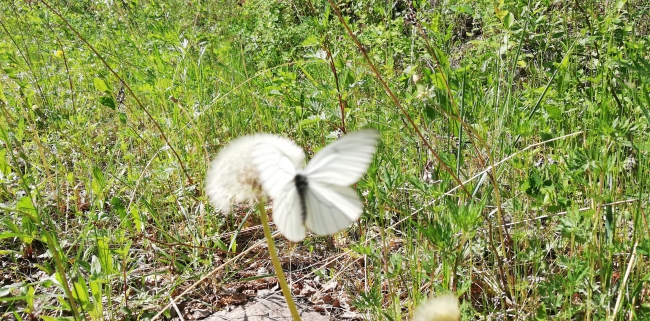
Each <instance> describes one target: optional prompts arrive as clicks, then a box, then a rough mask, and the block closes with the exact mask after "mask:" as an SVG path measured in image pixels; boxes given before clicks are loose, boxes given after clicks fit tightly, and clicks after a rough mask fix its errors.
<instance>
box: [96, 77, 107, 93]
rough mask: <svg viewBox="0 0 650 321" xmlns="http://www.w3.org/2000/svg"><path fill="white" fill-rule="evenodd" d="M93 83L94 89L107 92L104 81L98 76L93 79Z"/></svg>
mask: <svg viewBox="0 0 650 321" xmlns="http://www.w3.org/2000/svg"><path fill="white" fill-rule="evenodd" d="M93 83H94V84H95V89H97V90H99V91H101V92H104V93H105V92H108V86H106V83H105V82H104V81H103V80H101V79H100V78H95V79H93Z"/></svg>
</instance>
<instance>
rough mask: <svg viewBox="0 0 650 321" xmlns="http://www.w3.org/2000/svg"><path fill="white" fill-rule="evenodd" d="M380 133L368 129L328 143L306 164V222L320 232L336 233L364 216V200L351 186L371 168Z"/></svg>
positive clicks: (324, 233) (313, 229)
mask: <svg viewBox="0 0 650 321" xmlns="http://www.w3.org/2000/svg"><path fill="white" fill-rule="evenodd" d="M378 140H379V133H378V132H377V131H376V130H374V129H366V130H361V131H358V132H355V133H353V134H350V135H347V136H345V137H343V138H341V139H339V140H337V141H336V142H334V143H332V144H330V145H328V146H326V147H325V148H323V149H322V150H321V151H320V152H318V153H317V154H316V156H314V158H313V159H312V160H311V161H310V162H309V163H308V164H307V167H306V168H305V171H304V173H303V175H305V176H306V177H307V184H308V186H307V188H306V190H305V192H304V197H305V206H306V209H307V216H306V218H305V225H306V226H307V228H309V230H311V231H313V232H314V233H316V234H317V235H331V234H334V233H337V232H339V231H341V230H343V229H345V228H347V227H348V226H350V224H351V223H352V222H354V221H356V220H357V219H359V216H361V213H363V203H362V202H361V199H360V198H359V196H358V195H357V193H356V192H355V191H354V190H353V189H352V188H350V187H349V185H352V184H354V183H356V182H357V181H358V180H359V179H360V178H361V176H363V174H364V173H365V172H366V170H367V169H368V165H370V162H371V161H372V156H373V154H374V153H375V149H376V146H377V141H378Z"/></svg>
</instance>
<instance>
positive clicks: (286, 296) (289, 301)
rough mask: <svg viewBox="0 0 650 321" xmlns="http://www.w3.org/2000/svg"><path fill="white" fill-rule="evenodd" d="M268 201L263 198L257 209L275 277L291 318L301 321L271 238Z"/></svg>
mask: <svg viewBox="0 0 650 321" xmlns="http://www.w3.org/2000/svg"><path fill="white" fill-rule="evenodd" d="M265 203H266V200H265V199H264V198H262V199H261V200H260V201H259V202H258V203H257V209H258V211H259V212H260V218H261V219H262V227H263V228H264V236H265V237H266V243H268V246H269V254H270V255H271V262H272V263H273V268H274V269H275V275H276V276H277V277H278V283H279V284H280V288H282V294H284V299H285V300H286V301H287V305H288V306H289V311H291V316H292V317H293V320H294V321H300V315H299V314H298V309H296V304H295V303H294V302H293V298H292V297H291V290H290V289H289V285H288V284H287V280H286V279H285V278H284V271H283V270H282V265H280V260H279V259H278V254H277V252H276V250H275V244H274V243H273V237H272V236H271V229H270V228H269V219H268V217H267V216H266V209H265V208H264V205H265Z"/></svg>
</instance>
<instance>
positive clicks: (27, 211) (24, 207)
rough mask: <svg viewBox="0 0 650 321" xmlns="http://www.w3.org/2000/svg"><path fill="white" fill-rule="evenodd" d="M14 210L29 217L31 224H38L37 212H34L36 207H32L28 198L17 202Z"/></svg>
mask: <svg viewBox="0 0 650 321" xmlns="http://www.w3.org/2000/svg"><path fill="white" fill-rule="evenodd" d="M16 210H18V213H20V214H23V215H25V216H27V217H29V219H30V220H32V222H34V223H38V222H39V219H38V211H36V207H34V204H33V203H32V199H31V198H29V196H25V197H23V198H21V199H20V201H18V204H16Z"/></svg>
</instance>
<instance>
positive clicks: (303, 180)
mask: <svg viewBox="0 0 650 321" xmlns="http://www.w3.org/2000/svg"><path fill="white" fill-rule="evenodd" d="M294 182H295V183H296V191H297V192H298V197H299V198H300V214H301V217H302V223H303V224H305V220H306V219H307V204H305V193H306V192H307V188H308V187H309V183H308V182H307V176H305V175H302V174H296V177H295V178H294Z"/></svg>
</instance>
